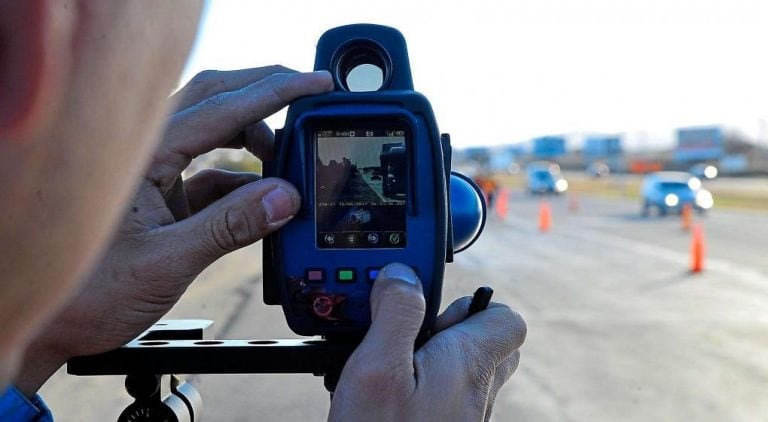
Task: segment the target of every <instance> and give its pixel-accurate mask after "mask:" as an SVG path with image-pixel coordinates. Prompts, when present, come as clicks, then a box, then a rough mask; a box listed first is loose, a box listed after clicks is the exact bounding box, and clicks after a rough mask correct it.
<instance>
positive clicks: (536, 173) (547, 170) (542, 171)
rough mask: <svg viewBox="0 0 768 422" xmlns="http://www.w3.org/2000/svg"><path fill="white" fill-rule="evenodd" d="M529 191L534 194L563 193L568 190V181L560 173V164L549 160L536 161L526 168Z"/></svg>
mask: <svg viewBox="0 0 768 422" xmlns="http://www.w3.org/2000/svg"><path fill="white" fill-rule="evenodd" d="M526 172H527V183H528V191H529V192H530V193H532V194H539V193H554V194H561V193H564V192H565V191H567V190H568V181H566V180H565V179H564V178H563V176H562V175H561V174H560V166H558V165H557V164H555V163H549V162H534V163H531V164H528V167H527V168H526Z"/></svg>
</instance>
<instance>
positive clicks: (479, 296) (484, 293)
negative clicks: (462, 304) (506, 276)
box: [467, 286, 493, 316]
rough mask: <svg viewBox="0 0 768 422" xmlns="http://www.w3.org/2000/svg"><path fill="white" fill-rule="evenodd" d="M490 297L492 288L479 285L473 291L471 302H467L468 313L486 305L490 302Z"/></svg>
mask: <svg viewBox="0 0 768 422" xmlns="http://www.w3.org/2000/svg"><path fill="white" fill-rule="evenodd" d="M491 297H493V289H492V288H490V287H485V286H483V287H480V288H478V289H477V290H476V291H475V294H474V295H473V296H472V302H470V303H469V315H467V316H472V315H474V314H476V313H478V312H480V311H482V310H485V309H486V308H487V307H488V304H489V303H491Z"/></svg>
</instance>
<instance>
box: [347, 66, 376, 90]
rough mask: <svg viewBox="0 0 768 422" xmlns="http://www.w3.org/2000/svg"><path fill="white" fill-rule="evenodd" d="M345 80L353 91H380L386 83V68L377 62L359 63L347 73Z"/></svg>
mask: <svg viewBox="0 0 768 422" xmlns="http://www.w3.org/2000/svg"><path fill="white" fill-rule="evenodd" d="M345 82H346V83H347V88H348V89H349V90H350V91H351V92H369V91H378V90H379V89H381V86H382V85H383V84H384V70H382V69H381V68H380V67H378V66H376V65H375V64H370V63H363V64H359V65H357V66H355V67H353V68H352V69H351V70H350V71H349V73H347V79H346V81H345Z"/></svg>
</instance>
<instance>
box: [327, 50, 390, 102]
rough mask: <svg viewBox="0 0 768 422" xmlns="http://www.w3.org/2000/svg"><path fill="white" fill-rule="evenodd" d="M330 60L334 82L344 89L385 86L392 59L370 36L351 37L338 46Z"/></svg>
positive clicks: (355, 89) (379, 87)
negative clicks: (350, 39) (368, 37)
mask: <svg viewBox="0 0 768 422" xmlns="http://www.w3.org/2000/svg"><path fill="white" fill-rule="evenodd" d="M332 62H333V64H332V65H331V68H332V71H333V73H334V79H335V80H336V86H338V87H340V88H341V89H343V90H345V91H350V92H372V91H379V90H381V89H386V88H387V86H388V84H389V79H390V78H391V76H392V75H391V73H392V59H391V58H390V57H389V54H387V52H386V51H385V50H384V48H383V47H381V46H380V45H379V44H377V43H375V42H373V41H371V40H354V41H351V42H349V43H347V44H345V45H343V46H341V47H339V49H338V50H337V51H336V53H335V55H334V59H333V61H332Z"/></svg>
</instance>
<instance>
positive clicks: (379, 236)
mask: <svg viewBox="0 0 768 422" xmlns="http://www.w3.org/2000/svg"><path fill="white" fill-rule="evenodd" d="M320 238H321V239H322V241H323V244H325V245H327V246H355V245H360V244H367V245H370V246H375V245H379V244H382V243H383V244H384V245H392V246H397V245H400V244H402V243H403V241H404V240H405V233H404V232H364V233H360V232H347V233H320Z"/></svg>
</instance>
